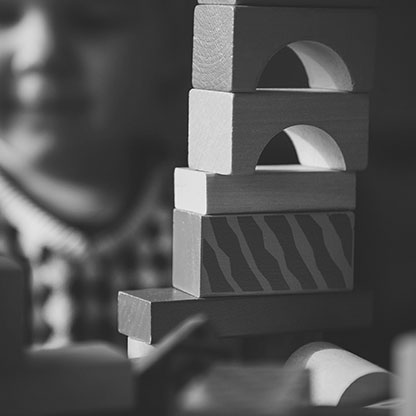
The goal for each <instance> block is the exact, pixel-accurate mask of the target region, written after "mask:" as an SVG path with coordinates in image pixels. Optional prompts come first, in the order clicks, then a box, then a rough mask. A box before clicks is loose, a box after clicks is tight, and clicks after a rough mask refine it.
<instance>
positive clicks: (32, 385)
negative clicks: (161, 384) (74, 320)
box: [0, 344, 134, 416]
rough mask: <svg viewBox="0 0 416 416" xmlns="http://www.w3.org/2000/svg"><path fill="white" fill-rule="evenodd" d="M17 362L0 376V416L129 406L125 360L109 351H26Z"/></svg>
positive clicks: (88, 411) (130, 394) (130, 390)
mask: <svg viewBox="0 0 416 416" xmlns="http://www.w3.org/2000/svg"><path fill="white" fill-rule="evenodd" d="M23 364H24V365H22V366H21V367H19V368H18V370H16V371H10V372H9V373H8V372H4V373H2V374H1V375H0V385H1V392H0V409H1V411H2V414H5V415H8V416H27V415H30V416H49V415H53V416H59V415H75V414H91V413H94V412H96V413H97V414H98V413H103V412H104V411H105V412H111V411H117V412H121V411H123V410H129V409H133V407H134V396H133V376H132V372H131V368H130V362H129V361H128V360H127V359H126V358H125V357H124V356H123V355H122V354H121V353H119V352H118V351H116V350H114V349H113V348H110V347H107V346H105V345H98V344H85V345H80V346H73V347H68V348H64V349H60V350H50V351H48V350H45V351H30V352H27V354H26V357H25V361H24V363H23ZM94 414H95V413H94Z"/></svg>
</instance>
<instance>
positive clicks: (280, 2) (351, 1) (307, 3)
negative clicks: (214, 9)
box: [198, 0, 380, 8]
mask: <svg viewBox="0 0 416 416" xmlns="http://www.w3.org/2000/svg"><path fill="white" fill-rule="evenodd" d="M198 3H199V4H232V5H246V6H292V7H293V6H296V7H344V8H347V7H376V6H378V5H379V4H380V1H379V0H199V1H198Z"/></svg>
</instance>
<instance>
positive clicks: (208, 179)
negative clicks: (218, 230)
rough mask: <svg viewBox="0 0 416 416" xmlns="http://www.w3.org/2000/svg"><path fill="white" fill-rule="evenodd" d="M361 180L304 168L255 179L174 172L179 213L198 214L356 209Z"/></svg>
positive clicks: (259, 171)
mask: <svg viewBox="0 0 416 416" xmlns="http://www.w3.org/2000/svg"><path fill="white" fill-rule="evenodd" d="M355 179H356V175H355V174H354V173H351V172H338V171H329V170H323V169H315V168H308V167H305V166H301V165H291V166H289V165H287V166H284V165H281V166H279V165H277V166H258V167H257V168H256V172H255V174H254V175H218V174H215V173H210V172H203V171H199V170H193V169H188V168H177V169H176V170H175V207H176V208H178V209H180V210H185V211H191V212H196V213H199V214H203V215H206V214H226V213H229V214H232V213H244V212H246V213H248V212H285V211H286V212H288V211H325V210H338V209H339V210H349V211H350V210H353V209H355V199H356V198H355V190H356V188H355V185H356V180H355Z"/></svg>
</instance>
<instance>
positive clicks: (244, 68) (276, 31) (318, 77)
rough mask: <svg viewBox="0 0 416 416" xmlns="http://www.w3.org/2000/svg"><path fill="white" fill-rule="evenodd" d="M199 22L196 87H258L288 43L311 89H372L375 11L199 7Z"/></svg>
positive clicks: (242, 89)
mask: <svg viewBox="0 0 416 416" xmlns="http://www.w3.org/2000/svg"><path fill="white" fill-rule="evenodd" d="M194 22H195V27H194V54H193V75H192V78H193V86H194V87H195V88H200V89H208V90H216V91H233V92H251V91H255V90H256V88H257V85H258V81H259V79H260V77H261V74H262V72H263V70H264V68H265V67H266V65H267V63H268V61H269V60H270V59H271V58H272V57H273V56H274V55H275V54H276V53H277V52H278V51H279V50H280V49H282V48H283V47H285V46H287V45H290V47H291V49H293V51H294V52H295V53H296V54H297V56H298V57H299V59H300V60H301V61H302V63H303V65H304V66H305V70H306V73H307V76H308V78H309V85H310V86H311V87H313V88H330V89H337V90H345V91H355V92H358V91H360V92H368V91H370V90H371V88H372V84H373V66H374V62H373V61H374V53H375V37H376V18H375V13H374V11H373V10H370V9H336V8H312V7H311V8H299V7H250V6H223V5H199V6H197V7H196V9H195V21H194ZM350 33H351V35H352V36H349V35H348V34H350Z"/></svg>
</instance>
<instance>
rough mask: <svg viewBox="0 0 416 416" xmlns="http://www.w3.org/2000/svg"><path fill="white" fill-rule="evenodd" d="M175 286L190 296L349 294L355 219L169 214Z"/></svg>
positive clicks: (305, 214)
mask: <svg viewBox="0 0 416 416" xmlns="http://www.w3.org/2000/svg"><path fill="white" fill-rule="evenodd" d="M173 242H174V243H173V247H174V249H173V286H174V287H175V288H176V289H179V290H182V291H184V292H187V293H189V294H191V295H193V296H196V297H209V296H242V295H265V294H276V293H284V294H287V293H316V292H336V291H348V290H352V288H353V263H354V262H353V260H354V259H353V257H354V256H353V253H354V214H353V213H352V212H299V213H274V214H233V215H200V214H195V213H190V212H187V211H180V210H175V212H174V233H173Z"/></svg>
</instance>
